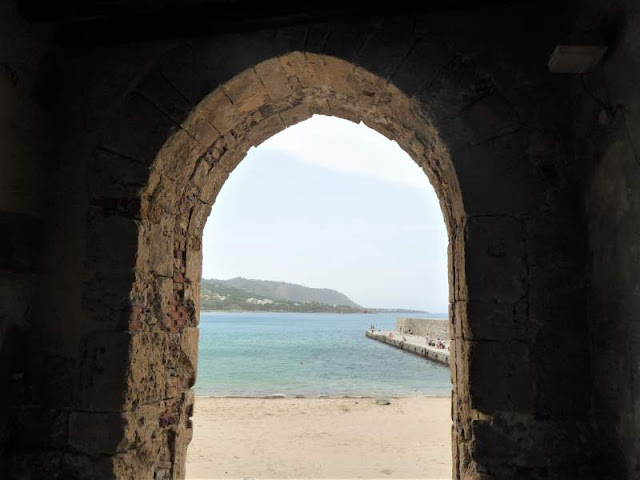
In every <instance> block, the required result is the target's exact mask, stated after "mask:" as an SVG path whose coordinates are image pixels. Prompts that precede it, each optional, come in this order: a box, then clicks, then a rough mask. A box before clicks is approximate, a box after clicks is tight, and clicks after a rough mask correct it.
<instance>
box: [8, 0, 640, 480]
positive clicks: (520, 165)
mask: <svg viewBox="0 0 640 480" xmlns="http://www.w3.org/2000/svg"><path fill="white" fill-rule="evenodd" d="M581 6H582V4H576V5H574V7H576V8H575V9H573V10H570V11H565V10H564V9H560V7H558V6H556V7H554V8H557V10H553V9H551V8H550V7H548V5H546V4H545V5H537V4H535V3H530V4H520V3H519V4H518V5H516V6H513V5H501V6H497V5H495V4H494V5H493V6H491V7H486V6H485V7H483V8H478V9H475V10H465V9H455V10H451V11H438V12H429V13H424V14H420V15H416V14H414V13H407V14H405V15H397V16H386V17H384V18H383V17H378V18H375V17H373V18H348V19H345V20H343V21H337V20H336V21H318V22H307V23H304V24H302V23H296V22H291V24H287V25H281V26H279V27H274V28H266V29H260V28H251V29H247V31H243V32H235V33H227V34H224V35H218V34H217V33H216V32H215V25H213V24H212V25H211V26H210V28H211V29H212V31H209V32H205V33H204V34H202V35H200V36H198V37H194V38H171V34H170V32H171V31H172V30H171V29H167V30H166V32H165V33H166V34H165V36H162V37H161V38H144V39H143V40H144V41H143V42H138V43H133V44H126V45H119V44H117V43H113V44H108V43H107V44H106V45H105V44H104V43H96V44H94V45H93V46H92V44H91V43H86V44H84V43H83V44H82V45H81V47H78V46H76V47H74V48H67V47H65V46H64V45H61V44H59V43H55V42H53V41H51V40H50V38H49V37H48V36H47V32H46V31H44V32H40V31H39V30H38V28H36V27H34V26H32V25H27V24H25V23H24V21H22V20H21V19H20V18H18V17H17V16H16V15H15V12H14V10H12V8H13V7H12V4H10V3H9V4H6V3H5V4H3V6H2V7H1V8H2V9H9V10H3V11H2V13H3V14H4V15H3V17H2V20H0V22H2V23H0V26H2V29H1V30H0V35H1V36H2V38H3V40H5V41H4V42H2V43H1V47H0V49H1V51H2V55H3V59H2V75H3V76H2V82H3V83H2V89H3V90H2V92H1V95H2V96H0V102H1V105H2V107H3V108H2V110H1V112H0V115H2V118H3V123H2V125H1V126H0V138H1V139H2V141H3V148H4V149H5V155H3V156H2V157H1V158H0V166H1V167H2V175H0V186H1V187H2V188H0V227H1V228H2V231H1V232H0V233H2V238H1V239H0V242H2V243H1V246H2V248H1V249H0V255H1V256H0V259H1V263H0V288H1V289H2V294H3V302H2V304H1V305H0V322H1V324H0V327H1V328H2V330H1V335H0V352H1V356H2V371H1V372H0V373H1V375H2V376H1V377H0V387H1V389H2V391H3V392H6V391H9V392H11V393H10V394H9V395H3V396H2V397H1V401H2V402H4V403H3V404H2V405H1V407H2V408H0V432H2V434H0V449H1V450H0V462H1V463H0V473H1V474H2V475H0V476H2V478H9V479H35V478H38V479H39V478H51V479H65V480H66V479H82V478H91V479H92V480H96V479H98V480H102V479H130V478H135V479H136V480H151V479H155V480H163V479H180V478H183V477H184V460H185V452H186V448H187V446H188V443H189V440H190V438H191V429H192V425H191V420H190V417H191V415H192V407H193V393H192V391H191V387H192V386H193V383H194V381H195V374H196V369H197V335H198V330H197V323H198V311H199V304H198V298H199V280H200V265H201V263H200V262H201V249H200V246H201V233H202V228H203V227H204V223H205V221H206V218H207V216H208V214H209V212H210V210H211V208H212V206H213V203H214V201H215V198H216V195H217V192H218V191H219V189H220V188H221V186H222V185H223V183H224V181H225V180H226V178H227V177H228V175H229V174H230V173H231V172H232V171H233V168H234V167H235V166H236V165H237V164H238V163H239V162H240V161H241V160H242V158H243V157H244V154H245V153H246V151H247V150H248V149H249V148H250V147H251V146H254V145H258V144H260V143H261V142H262V141H264V140H265V139H266V138H268V137H270V136H271V135H274V134H276V133H278V132H280V131H281V130H283V129H284V128H286V127H287V126H289V125H293V124H295V123H297V122H299V121H302V120H304V119H306V118H309V117H310V116H311V115H313V114H325V115H335V116H339V117H342V118H347V119H350V120H352V121H356V122H358V121H363V122H364V123H365V124H366V125H368V126H370V127H371V128H373V129H375V130H377V131H378V132H380V133H382V134H383V135H386V136H387V137H388V138H391V139H394V140H396V141H397V142H398V143H399V144H400V146H401V147H402V148H404V149H405V150H406V151H407V152H408V153H409V154H410V155H411V157H412V158H413V159H414V160H415V161H416V162H417V164H418V165H420V167H421V168H422V169H423V170H424V171H425V173H426V174H427V175H428V177H429V179H430V181H431V183H432V185H433V186H434V189H435V190H436V192H437V193H438V195H439V198H440V202H441V206H442V209H443V215H444V217H445V219H446V222H447V228H448V232H449V236H450V244H449V258H450V261H449V283H450V289H449V290H450V312H449V316H450V321H451V323H450V334H451V339H452V347H451V373H452V383H453V398H452V401H453V408H452V415H453V422H454V428H453V431H452V443H453V456H454V462H453V464H454V472H453V477H454V478H455V479H465V480H481V479H482V480H487V479H505V480H506V479H512V478H522V479H527V480H534V479H546V480H549V479H557V480H560V479H562V480H566V479H578V478H580V479H588V478H594V477H597V476H598V475H599V474H600V473H602V472H606V473H607V474H608V473H611V476H615V477H617V478H625V477H626V478H633V477H634V475H635V473H636V471H637V468H638V460H637V459H638V452H640V447H639V444H638V440H637V439H636V438H635V432H636V431H637V429H638V426H640V425H639V424H638V421H637V415H636V411H637V410H638V395H637V393H636V392H637V391H640V390H638V388H637V387H638V385H636V384H637V374H636V370H637V369H636V368H635V366H636V365H637V363H638V361H637V356H638V354H637V353H636V352H638V351H639V350H638V349H637V348H635V347H636V346H637V345H636V343H634V342H636V341H637V339H638V338H640V336H639V335H638V332H637V322H634V321H633V318H635V316H637V315H635V314H636V313H637V312H636V310H637V308H636V307H637V302H636V297H637V295H636V293H637V290H638V285H637V283H638V282H637V278H636V275H635V273H634V272H636V271H639V269H638V268H635V267H634V266H635V264H636V263H638V264H639V265H638V266H640V261H638V260H637V258H636V257H637V255H636V247H635V245H636V244H637V243H638V242H637V240H638V238H637V237H638V235H637V232H636V229H637V227H638V225H640V221H639V220H640V219H638V218H637V212H638V209H637V208H634V206H635V205H636V204H637V203H638V195H637V193H636V192H637V191H640V190H638V189H637V188H635V187H636V186H635V183H634V182H635V178H637V175H635V173H634V172H635V171H636V170H635V169H636V166H637V165H636V163H635V160H637V158H636V157H635V156H634V152H633V150H634V144H635V142H634V139H635V138H636V137H637V136H638V135H637V134H638V125H637V122H636V120H634V118H635V116H637V115H635V113H636V111H637V110H638V108H640V107H638V105H637V104H638V102H639V101H640V100H639V99H640V96H639V95H638V93H637V91H636V89H635V85H636V83H637V82H636V79H637V78H638V76H639V72H638V69H637V68H636V67H637V65H636V63H635V62H636V61H637V59H636V57H637V56H636V55H635V45H637V44H638V42H637V32H638V28H637V25H638V20H637V18H636V17H635V16H634V15H635V13H634V14H631V13H629V14H628V15H627V16H626V17H624V18H625V19H626V23H625V22H622V24H621V23H620V22H618V20H619V18H620V14H621V13H624V12H625V9H626V8H627V7H626V6H625V4H624V3H622V2H620V3H616V2H614V3H612V4H611V3H609V4H608V5H607V6H606V7H604V6H601V5H600V4H599V3H597V2H594V4H593V5H586V7H585V9H584V10H583V11H581V10H580V8H579V7H581ZM574 14H579V15H580V20H579V22H578V23H580V22H583V23H584V24H585V25H587V26H592V25H598V26H602V25H604V26H605V27H607V26H608V25H609V24H612V25H613V27H611V30H613V31H616V32H617V33H618V35H619V36H618V37H616V38H614V39H613V40H612V41H611V46H612V53H610V54H609V57H608V58H607V60H606V63H605V66H604V68H603V69H602V70H600V71H598V72H596V74H594V75H591V76H588V77H587V78H585V79H584V80H585V81H586V83H587V85H588V87H589V88H591V89H592V90H593V91H592V92H591V93H593V94H594V95H595V96H597V97H599V98H605V100H604V101H605V102H609V103H612V104H615V105H617V104H621V105H623V106H624V109H622V108H618V109H616V111H615V114H613V115H612V119H613V121H612V122H611V123H608V124H607V125H606V126H604V127H603V126H601V125H600V124H598V122H597V118H598V116H599V110H601V108H602V105H600V104H599V103H598V102H596V104H594V103H593V102H594V98H593V95H591V94H588V93H585V89H584V87H583V85H582V79H580V78H574V77H571V76H568V75H554V74H550V73H549V72H548V70H547V68H546V62H547V60H548V57H549V55H550V53H551V52H552V51H553V48H554V47H555V45H556V44H557V43H559V42H561V41H563V39H565V38H566V36H567V35H568V32H570V31H571V30H572V29H574V28H582V27H580V25H578V27H575V26H574V24H573V17H572V15H574ZM614 27H615V28H614ZM585 28H586V27H585ZM607 28H608V27H607ZM45 30H46V27H45ZM114 33H117V32H114ZM141 33H144V30H142V31H141ZM105 38H108V37H104V38H102V40H104V39H105ZM608 96H610V98H609V97H608ZM612 113H614V112H612ZM638 206H639V207H640V205H638ZM587 227H588V244H587V235H586V233H585V232H587ZM43 232H44V233H43ZM586 258H588V259H589V265H588V271H585V259H586ZM587 292H588V298H589V301H588V302H587V300H586V298H587V295H586V293H587ZM5 298H6V299H8V300H5ZM34 299H37V300H34ZM585 319H588V322H587V321H586V320H585ZM589 327H590V328H591V330H589ZM594 332H598V335H595V334H594ZM603 339H604V340H603ZM612 372H613V373H612ZM592 387H593V388H592ZM594 432H595V433H596V434H597V435H594ZM599 439H602V440H601V441H600V440H599ZM594 452H602V453H601V454H600V455H598V454H594ZM596 467H598V468H601V470H598V468H596ZM599 476H600V477H603V476H605V474H604V473H602V474H600V475H599Z"/></svg>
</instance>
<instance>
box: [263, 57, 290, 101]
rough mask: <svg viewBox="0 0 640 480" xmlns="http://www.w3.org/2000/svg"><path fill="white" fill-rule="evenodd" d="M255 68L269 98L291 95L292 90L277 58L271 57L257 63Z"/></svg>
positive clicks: (277, 98)
mask: <svg viewBox="0 0 640 480" xmlns="http://www.w3.org/2000/svg"><path fill="white" fill-rule="evenodd" d="M255 70H256V73H257V74H258V78H259V79H260V81H261V82H262V84H263V85H264V87H265V88H266V90H267V92H268V93H269V97H270V98H271V100H274V101H277V100H280V99H283V98H285V97H287V96H289V95H291V93H292V90H291V87H290V86H289V83H288V81H287V76H286V74H285V71H284V68H282V64H281V63H280V60H279V59H277V58H272V59H269V60H266V61H264V62H262V63H259V64H258V65H256V67H255Z"/></svg>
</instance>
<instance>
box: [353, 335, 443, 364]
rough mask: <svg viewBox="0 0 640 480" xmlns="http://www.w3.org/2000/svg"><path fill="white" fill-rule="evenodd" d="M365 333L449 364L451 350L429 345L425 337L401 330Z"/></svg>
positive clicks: (419, 354)
mask: <svg viewBox="0 0 640 480" xmlns="http://www.w3.org/2000/svg"><path fill="white" fill-rule="evenodd" d="M365 335H366V336H367V337H369V338H371V339H373V340H377V341H379V342H382V343H386V344H388V345H391V346H392V347H396V348H399V349H400V350H406V351H407V352H410V353H413V354H415V355H418V356H420V357H424V358H428V359H429V360H433V361H435V362H439V363H442V364H444V365H449V350H447V349H443V348H436V347H431V346H429V345H427V344H426V340H425V337H422V336H418V335H410V334H403V333H400V332H371V331H368V332H366V333H365Z"/></svg>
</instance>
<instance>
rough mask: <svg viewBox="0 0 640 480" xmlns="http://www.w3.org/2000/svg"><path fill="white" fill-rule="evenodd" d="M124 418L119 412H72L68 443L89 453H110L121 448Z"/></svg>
mask: <svg viewBox="0 0 640 480" xmlns="http://www.w3.org/2000/svg"><path fill="white" fill-rule="evenodd" d="M125 424H126V419H125V418H124V416H123V415H122V414H121V413H118V412H113V413H102V412H72V413H71V416H70V418H69V445H70V446H71V447H72V448H74V449H75V450H77V451H79V452H82V453H86V454H89V455H112V454H114V453H116V452H118V451H120V450H122V449H123V447H124V445H123V441H124V439H123V433H124V431H125Z"/></svg>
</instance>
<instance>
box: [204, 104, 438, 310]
mask: <svg viewBox="0 0 640 480" xmlns="http://www.w3.org/2000/svg"><path fill="white" fill-rule="evenodd" d="M202 275H203V277H204V278H223V279H226V278H232V277H237V276H241V277H247V278H257V279H263V280H282V281H286V282H292V283H299V284H302V285H306V286H309V287H322V288H333V289H336V290H339V291H341V292H343V293H344V294H346V295H347V296H348V297H350V298H351V299H352V300H353V301H355V302H356V303H359V304H360V305H363V306H366V307H384V308H387V307H396V308H418V309H424V310H429V311H431V312H446V311H447V298H448V295H447V288H448V287H447V233H446V229H445V226H444V221H443V219H442V212H441V210H440V205H439V204H438V200H437V197H436V195H435V193H434V191H433V188H432V187H431V185H430V183H429V180H428V179H427V177H426V175H425V174H424V173H423V172H422V170H421V169H420V168H419V167H418V166H417V165H416V164H415V163H414V162H413V161H412V160H411V158H410V157H409V156H408V155H407V154H406V153H405V152H404V151H403V150H402V149H401V148H400V147H399V146H398V145H397V144H396V143H395V142H392V141H390V140H387V139H386V138H385V137H383V136H382V135H380V134H379V133H377V132H375V131H373V130H371V129H369V128H368V127H366V126H365V125H363V124H360V125H356V124H354V123H351V122H348V121H346V120H341V119H338V118H334V117H324V116H317V115H316V116H314V117H312V118H311V119H309V120H307V121H305V122H302V123H299V124H298V125H295V126H293V127H290V128H288V129H286V130H285V131H283V132H281V133H280V134H278V135H275V136H274V137H271V138H270V139H269V140H267V141H266V142H264V143H263V144H262V145H260V146H259V147H258V148H252V149H251V150H250V151H249V153H248V154H247V156H246V158H245V159H244V160H243V161H242V162H241V163H240V165H239V166H238V167H237V168H236V169H235V170H234V172H233V173H232V174H231V175H230V177H229V179H228V180H227V182H226V183H225V185H224V187H223V188H222V191H221V192H220V194H219V195H218V198H217V200H216V202H215V205H214V206H213V211H212V213H211V216H210V217H209V220H208V221H207V225H206V228H205V231H204V261H203V272H202Z"/></svg>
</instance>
